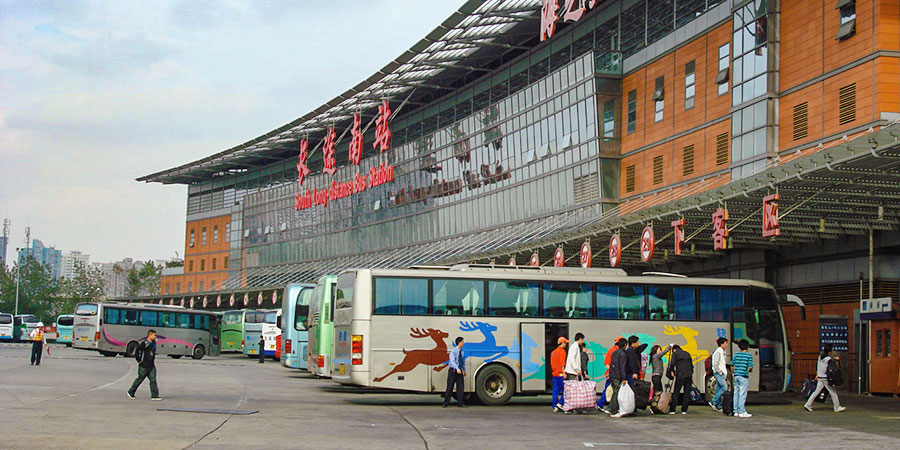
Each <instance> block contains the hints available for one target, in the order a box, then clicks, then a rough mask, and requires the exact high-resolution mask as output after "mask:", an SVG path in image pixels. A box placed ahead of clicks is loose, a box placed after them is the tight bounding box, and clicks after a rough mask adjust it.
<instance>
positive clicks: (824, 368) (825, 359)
mask: <svg viewBox="0 0 900 450" xmlns="http://www.w3.org/2000/svg"><path fill="white" fill-rule="evenodd" d="M832 349H833V348H832V346H831V344H825V348H823V349H822V353H821V354H820V355H819V360H818V362H817V363H816V381H817V384H816V390H815V391H813V393H812V395H810V396H809V399H807V400H806V404H805V405H803V407H804V408H806V410H807V411H809V412H812V410H813V408H812V405H813V401H814V400H815V399H816V397H817V396H818V395H819V393H820V392H822V389H827V390H828V393H829V394H830V395H831V402H832V404H833V405H834V412H843V411H846V410H847V408H846V407H845V406H841V402H840V400H838V395H837V391H836V390H835V389H834V386H832V385H831V383H829V382H828V366H829V365H832V370H837V369H839V367H838V365H837V364H838V361H840V357H832V356H831V352H832Z"/></svg>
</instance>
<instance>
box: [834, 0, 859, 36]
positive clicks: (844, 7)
mask: <svg viewBox="0 0 900 450" xmlns="http://www.w3.org/2000/svg"><path fill="white" fill-rule="evenodd" d="M835 9H838V10H840V14H841V26H840V27H839V28H838V32H837V36H835V39H837V40H839V41H842V40H844V39H847V38H848V37H850V36H853V35H854V34H856V0H838V2H837V7H836V8H835Z"/></svg>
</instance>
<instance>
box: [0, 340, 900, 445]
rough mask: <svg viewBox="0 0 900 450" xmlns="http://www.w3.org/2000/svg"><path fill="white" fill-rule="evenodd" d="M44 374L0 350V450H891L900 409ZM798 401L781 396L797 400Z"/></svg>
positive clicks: (250, 370)
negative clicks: (658, 406)
mask: <svg viewBox="0 0 900 450" xmlns="http://www.w3.org/2000/svg"><path fill="white" fill-rule="evenodd" d="M52 352H53V356H51V357H50V358H46V356H45V360H44V363H43V364H42V365H41V366H40V367H31V366H30V365H29V360H28V358H29V354H30V353H29V351H28V349H27V348H15V347H11V346H6V345H0V448H31V449H34V448H42V449H56V448H129V447H130V448H141V449H145V448H151V449H155V448H159V449H171V448H217V449H218V448H248V447H257V448H316V449H323V448H366V449H381V448H384V449H392V450H396V449H407V448H410V449H421V448H428V449H444V448H447V449H449V448H459V447H475V448H479V447H480V448H612V447H623V446H628V447H637V448H655V449H658V448H688V447H690V448H714V447H722V446H723V445H724V444H725V443H726V442H728V443H729V444H728V445H727V446H729V447H732V448H735V447H737V448H759V447H769V448H816V449H823V448H841V449H846V448H848V447H852V448H854V449H862V448H892V447H895V446H896V444H897V442H898V441H897V439H898V438H900V427H898V424H900V400H898V399H868V398H848V399H846V400H845V403H846V404H847V405H848V406H849V410H848V411H847V412H845V413H842V414H834V413H832V412H830V404H829V405H823V404H817V405H816V406H817V408H818V409H817V411H816V412H814V413H808V412H806V411H804V410H803V409H802V408H801V406H800V403H797V402H795V403H793V404H786V402H784V401H781V402H779V403H780V404H766V405H751V406H749V407H748V410H749V411H750V412H751V413H753V414H754V417H753V418H751V419H738V418H729V417H725V416H723V415H721V414H718V413H715V412H714V411H712V410H711V409H710V408H709V407H692V408H691V411H690V414H688V415H687V416H681V415H675V416H662V417H661V416H653V415H650V414H649V413H644V414H643V415H641V416H638V417H628V418H623V419H617V420H616V419H610V418H608V417H607V416H605V415H601V414H586V415H581V416H578V415H572V416H564V415H562V414H553V413H551V412H550V407H549V406H548V404H549V398H548V397H546V396H543V397H531V398H527V397H526V398H517V399H514V402H513V403H511V404H510V405H507V406H504V407H485V406H472V407H470V408H467V409H460V408H455V407H454V408H447V409H443V408H440V406H439V405H440V398H439V397H438V396H435V395H417V394H406V393H371V392H369V393H360V392H358V391H354V390H349V389H346V388H341V387H338V386H335V385H333V384H332V383H330V382H329V381H325V380H317V379H314V378H312V377H309V376H307V375H305V374H302V373H300V372H297V371H292V370H287V369H285V368H283V367H281V366H280V365H279V364H277V363H274V362H267V363H266V364H263V365H259V364H257V362H256V361H255V360H251V359H249V358H246V357H243V356H238V355H223V356H220V357H216V358H204V359H203V360H201V361H194V360H191V359H187V358H182V359H180V360H174V359H170V358H165V357H160V358H158V359H157V361H158V372H159V384H160V391H161V394H162V396H163V398H164V400H163V401H162V402H150V401H149V399H148V398H149V387H148V386H147V383H146V382H145V384H144V385H143V386H141V389H140V390H139V391H138V398H137V399H136V400H130V399H128V398H127V397H126V396H125V391H126V390H127V389H128V387H129V385H130V384H131V382H132V380H133V379H134V377H135V375H136V363H135V362H134V361H133V360H131V359H125V358H122V357H117V358H104V357H101V356H99V355H96V354H94V353H91V352H86V351H79V350H74V349H66V348H62V347H57V346H54V347H53V348H52ZM791 399H792V398H788V400H791ZM160 407H169V408H172V407H192V408H216V409H252V410H259V412H258V413H256V414H253V415H249V416H240V415H217V414H199V413H184V412H163V411H157V408H160Z"/></svg>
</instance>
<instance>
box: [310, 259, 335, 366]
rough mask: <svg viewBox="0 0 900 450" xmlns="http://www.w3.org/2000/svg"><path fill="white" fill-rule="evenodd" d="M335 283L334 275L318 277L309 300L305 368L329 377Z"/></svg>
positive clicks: (332, 353)
mask: <svg viewBox="0 0 900 450" xmlns="http://www.w3.org/2000/svg"><path fill="white" fill-rule="evenodd" d="M335 283H337V276H336V275H325V276H323V277H321V278H319V282H318V283H316V288H315V290H313V292H312V297H311V298H310V300H309V327H308V330H309V334H308V336H309V337H308V338H309V346H308V347H307V349H308V351H307V364H306V370H308V371H309V373H311V374H314V375H317V376H320V377H327V378H331V366H332V364H331V360H332V359H334V349H333V347H332V346H331V343H332V341H333V340H334V335H333V333H334V325H333V324H332V318H333V316H334V302H332V293H333V292H334V285H335Z"/></svg>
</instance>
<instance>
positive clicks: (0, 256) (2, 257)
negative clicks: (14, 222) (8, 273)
mask: <svg viewBox="0 0 900 450" xmlns="http://www.w3.org/2000/svg"><path fill="white" fill-rule="evenodd" d="M8 245H9V219H3V234H0V266H5V265H6V247H7V246H8Z"/></svg>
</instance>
